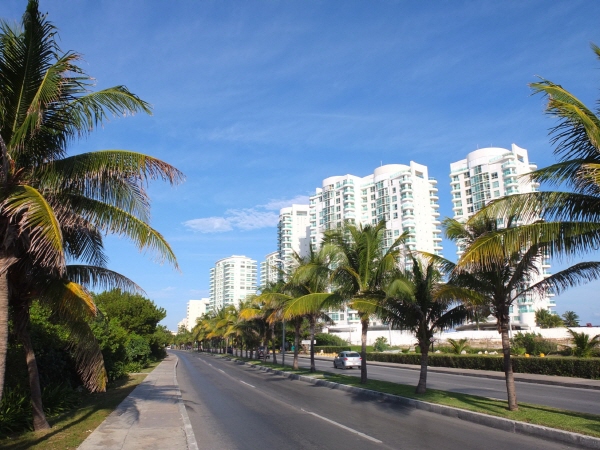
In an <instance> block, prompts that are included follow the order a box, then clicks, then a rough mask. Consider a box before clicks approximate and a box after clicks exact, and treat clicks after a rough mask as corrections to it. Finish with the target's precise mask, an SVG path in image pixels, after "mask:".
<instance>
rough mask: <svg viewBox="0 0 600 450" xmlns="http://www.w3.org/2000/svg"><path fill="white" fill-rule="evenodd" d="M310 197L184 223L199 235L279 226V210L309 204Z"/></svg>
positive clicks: (235, 210)
mask: <svg viewBox="0 0 600 450" xmlns="http://www.w3.org/2000/svg"><path fill="white" fill-rule="evenodd" d="M307 203H308V196H306V195H297V196H295V197H294V198H291V199H272V200H269V201H268V202H267V203H266V204H264V205H257V206H254V207H252V208H242V209H228V210H227V211H225V214H224V215H223V216H222V217H203V218H198V219H191V220H187V221H185V222H183V225H184V226H185V227H186V228H188V229H190V230H192V231H194V232H198V233H225V232H227V231H233V230H242V231H247V230H256V229H259V228H269V227H275V226H277V223H278V221H279V210H280V209H281V208H285V207H286V206H291V205H293V204H307Z"/></svg>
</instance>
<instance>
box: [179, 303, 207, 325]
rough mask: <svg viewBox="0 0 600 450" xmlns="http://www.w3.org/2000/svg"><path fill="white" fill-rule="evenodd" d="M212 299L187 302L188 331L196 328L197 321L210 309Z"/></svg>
mask: <svg viewBox="0 0 600 450" xmlns="http://www.w3.org/2000/svg"><path fill="white" fill-rule="evenodd" d="M209 303H210V299H208V298H203V299H200V300H188V302H187V314H186V318H185V320H186V321H187V325H186V328H187V329H188V331H192V329H193V328H194V327H195V326H196V319H198V318H199V317H202V316H203V315H204V314H205V313H206V310H207V308H208V305H209Z"/></svg>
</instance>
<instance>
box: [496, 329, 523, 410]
mask: <svg viewBox="0 0 600 450" xmlns="http://www.w3.org/2000/svg"><path fill="white" fill-rule="evenodd" d="M500 333H501V336H502V353H503V355H504V375H505V378H506V394H507V396H508V409H509V410H510V411H517V410H518V409H519V405H518V404H517V390H516V388H515V376H514V373H513V368H512V360H511V359H510V340H509V338H508V324H507V323H502V324H501V329H500Z"/></svg>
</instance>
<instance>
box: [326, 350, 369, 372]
mask: <svg viewBox="0 0 600 450" xmlns="http://www.w3.org/2000/svg"><path fill="white" fill-rule="evenodd" d="M361 361H362V358H361V357H360V354H358V353H357V352H350V351H344V352H340V353H339V354H338V355H337V356H336V357H335V358H334V359H333V367H335V368H336V369H352V368H353V367H360V364H361Z"/></svg>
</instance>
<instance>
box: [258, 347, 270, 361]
mask: <svg viewBox="0 0 600 450" xmlns="http://www.w3.org/2000/svg"><path fill="white" fill-rule="evenodd" d="M265 355H266V357H267V358H270V357H271V355H270V354H269V349H268V348H267V347H263V346H260V347H258V349H256V357H257V358H258V359H262V358H264V357H265Z"/></svg>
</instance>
